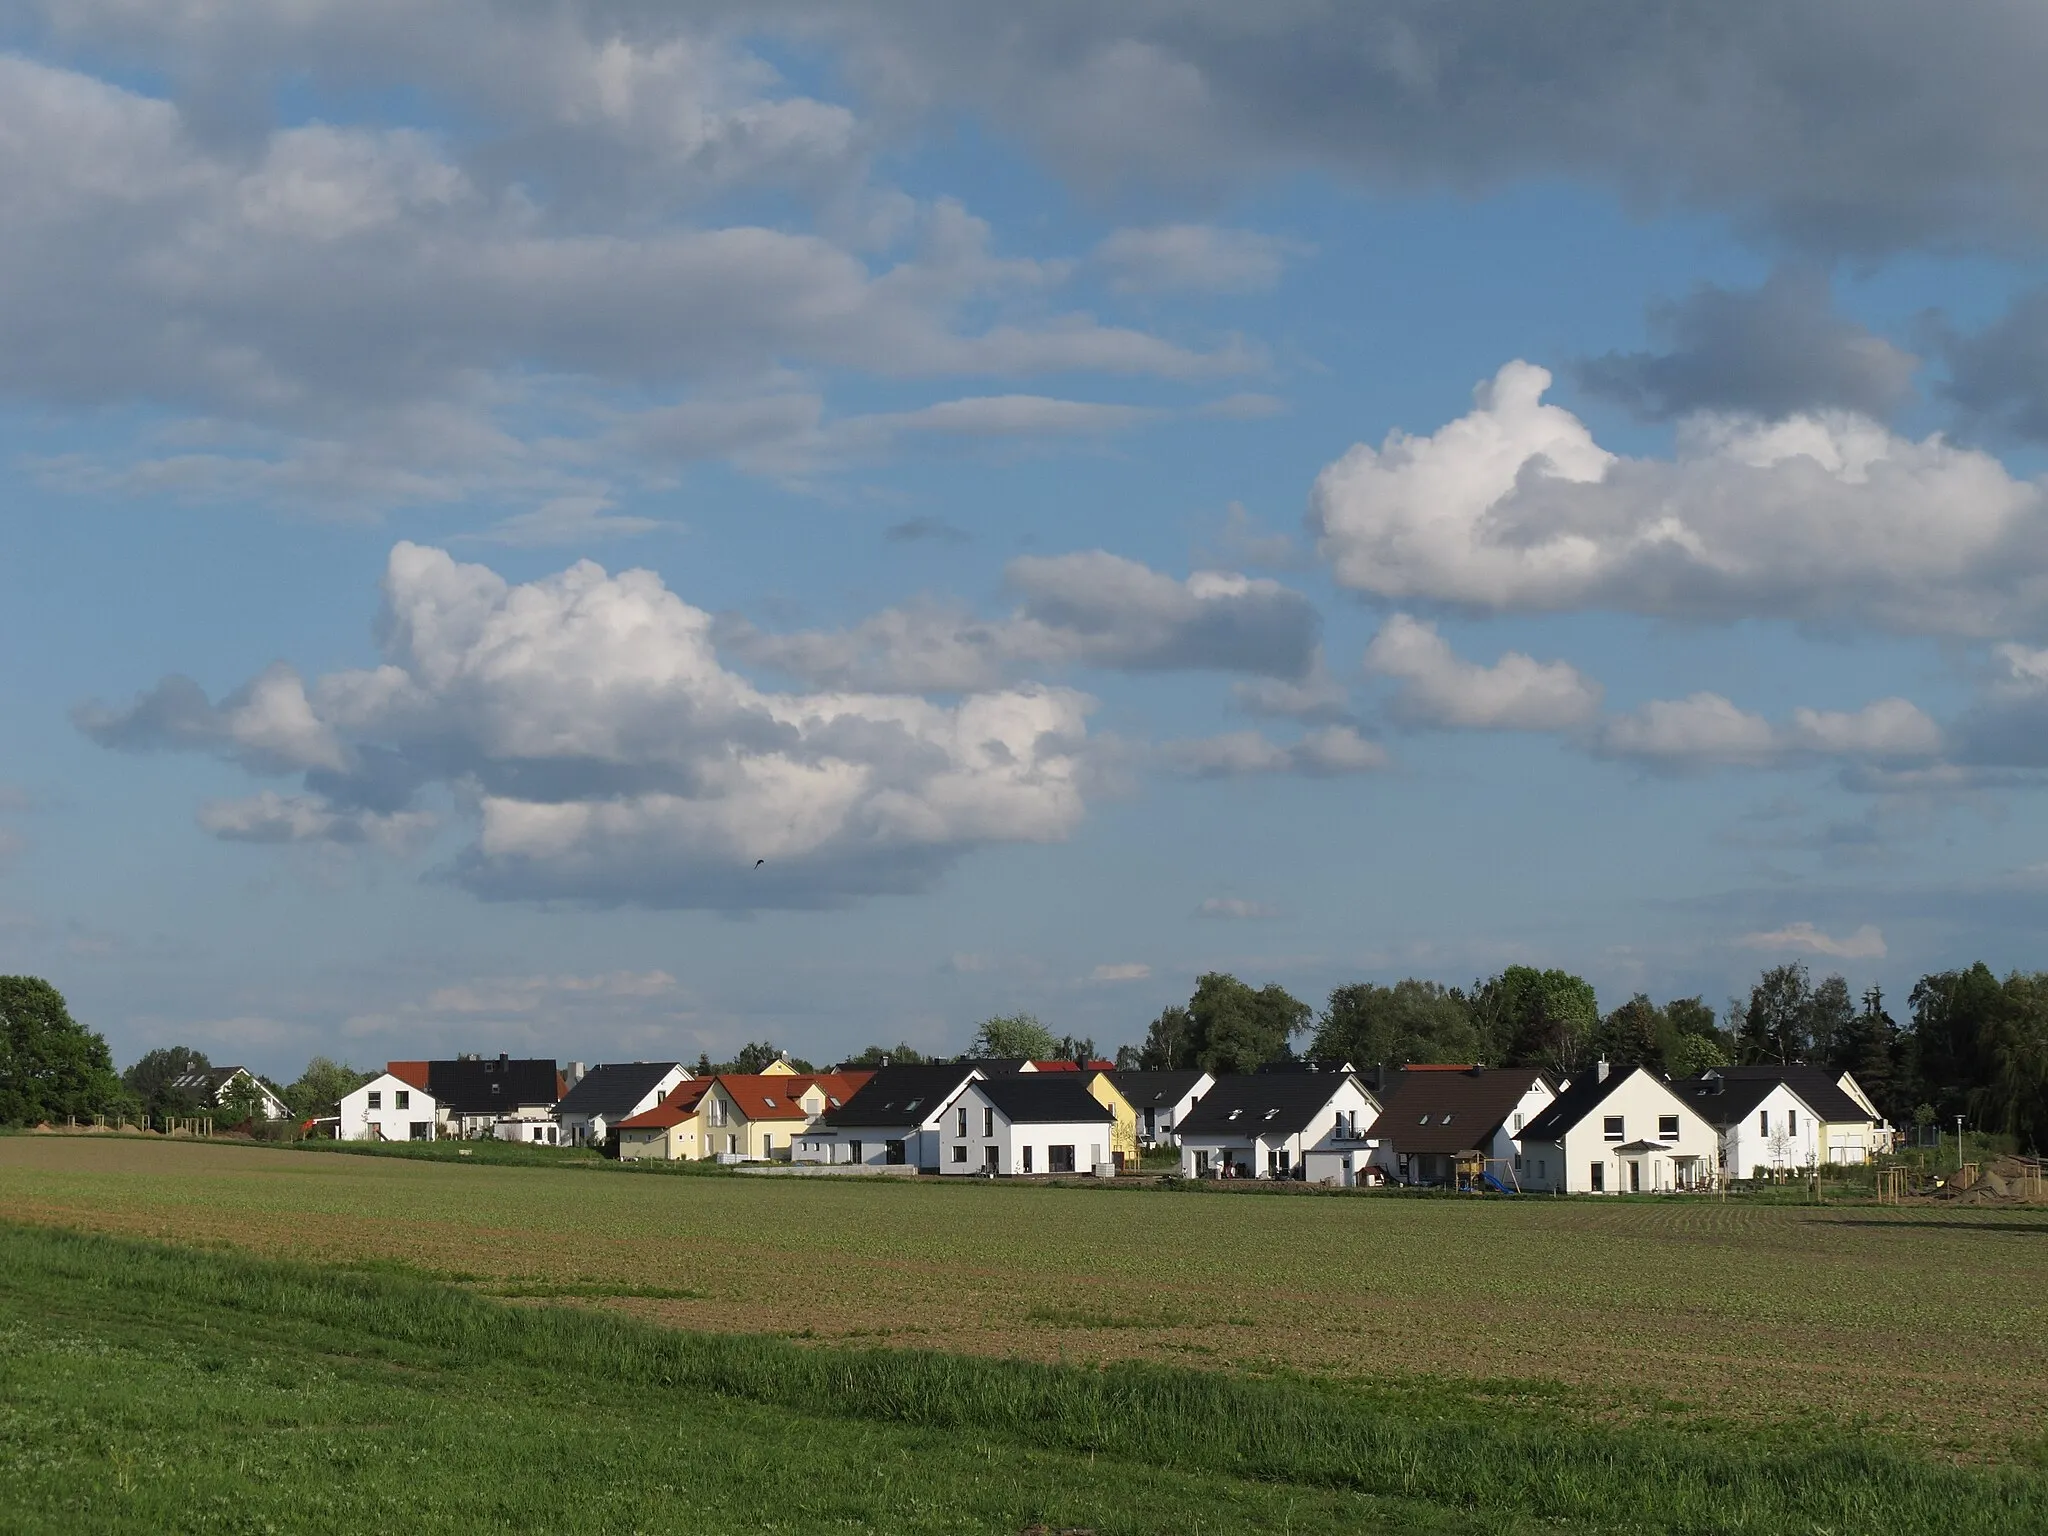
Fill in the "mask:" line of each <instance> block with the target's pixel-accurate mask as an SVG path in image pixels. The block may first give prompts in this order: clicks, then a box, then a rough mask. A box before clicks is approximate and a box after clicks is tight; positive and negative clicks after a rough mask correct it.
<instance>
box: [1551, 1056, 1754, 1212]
mask: <svg viewBox="0 0 2048 1536" xmlns="http://www.w3.org/2000/svg"><path fill="white" fill-rule="evenodd" d="M1520 1141H1521V1143H1522V1176H1521V1182H1522V1187H1523V1188H1524V1189H1533V1190H1548V1191H1551V1192H1554V1193H1559V1194H1592V1195H1624V1194H1651V1193H1656V1192H1661V1191H1668V1190H1686V1189H1708V1188H1711V1187H1712V1186H1713V1183H1714V1181H1715V1178H1716V1177H1717V1176H1718V1172H1719V1166H1720V1138H1719V1137H1718V1136H1717V1135H1716V1134H1715V1131H1714V1127H1713V1126H1712V1125H1710V1124H1708V1122H1707V1121H1706V1120H1705V1119H1704V1118H1703V1117H1702V1116H1701V1115H1700V1113H1699V1111H1698V1110H1696V1109H1694V1108H1693V1107H1692V1106H1691V1105H1690V1104H1688V1103H1687V1102H1686V1100H1685V1099H1684V1098H1682V1097H1681V1096H1680V1095H1679V1094H1678V1093H1677V1092H1675V1091H1674V1090H1673V1088H1672V1086H1671V1085H1670V1084H1669V1083H1667V1082H1665V1081H1664V1079H1663V1078H1661V1077H1659V1076H1658V1075H1657V1074H1656V1073H1654V1072H1652V1071H1650V1070H1649V1069H1648V1068H1647V1067H1611V1066H1609V1065H1608V1063H1606V1062H1604V1061H1603V1062H1599V1063H1597V1064H1596V1065H1594V1066H1592V1067H1589V1068H1587V1069H1586V1070H1585V1071H1584V1072H1581V1073H1580V1074H1579V1075H1578V1076H1577V1077H1575V1078H1573V1079H1572V1080H1571V1081H1570V1082H1568V1083H1566V1084H1565V1085H1564V1087H1563V1088H1562V1089H1561V1090H1560V1091H1559V1093H1558V1096H1557V1098H1556V1099H1555V1100H1553V1101H1552V1103H1551V1105H1550V1107H1549V1108H1548V1109H1546V1110H1544V1111H1543V1113H1542V1114H1540V1115H1538V1116H1537V1117H1536V1118H1535V1119H1534V1120H1531V1121H1529V1122H1528V1123H1527V1124H1525V1125H1524V1126H1523V1127H1522V1134H1521V1137H1520Z"/></svg>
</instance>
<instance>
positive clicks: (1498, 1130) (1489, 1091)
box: [1373, 1065, 1557, 1189]
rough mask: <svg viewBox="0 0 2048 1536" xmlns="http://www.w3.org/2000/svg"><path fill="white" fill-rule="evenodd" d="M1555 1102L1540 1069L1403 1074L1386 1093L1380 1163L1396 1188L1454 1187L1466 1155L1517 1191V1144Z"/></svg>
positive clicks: (1420, 1068) (1390, 1078) (1433, 1069)
mask: <svg viewBox="0 0 2048 1536" xmlns="http://www.w3.org/2000/svg"><path fill="white" fill-rule="evenodd" d="M1556 1097H1557V1090H1556V1089H1555V1088H1553V1087H1551V1085H1550V1079H1549V1078H1547V1077H1545V1076H1544V1075H1543V1074H1542V1073H1541V1072H1539V1071H1538V1070H1537V1069H1536V1068H1534V1067H1484V1066H1478V1065H1469V1066H1434V1065H1417V1066H1407V1067H1403V1068H1401V1069H1400V1070H1399V1071H1398V1072H1390V1073H1387V1074H1386V1076H1385V1080H1384V1085H1383V1086H1382V1087H1381V1089H1380V1105H1381V1110H1380V1118H1379V1119H1378V1121H1377V1122H1375V1123H1374V1125H1373V1136H1374V1138H1375V1139H1376V1140H1377V1141H1378V1142H1379V1146H1378V1148H1377V1149H1376V1150H1375V1151H1374V1154H1373V1161H1374V1163H1375V1164H1376V1165H1377V1166H1378V1167H1379V1168H1380V1169H1381V1170H1382V1171H1383V1172H1384V1173H1385V1175H1386V1177H1387V1180H1388V1181H1389V1182H1390V1183H1396V1184H1432V1185H1450V1184H1453V1183H1455V1182H1456V1179H1457V1165H1458V1159H1459V1156H1460V1155H1461V1154H1463V1153H1468V1152H1477V1153H1479V1155H1480V1157H1481V1158H1482V1159H1484V1161H1485V1164H1486V1171H1487V1172H1488V1173H1489V1174H1491V1175H1492V1176H1493V1177H1494V1178H1495V1179H1496V1180H1497V1181H1498V1182H1499V1183H1500V1185H1501V1186H1502V1187H1503V1188H1509V1189H1512V1188H1518V1187H1519V1185H1520V1175H1521V1171H1522V1164H1521V1155H1522V1149H1521V1146H1520V1144H1519V1143H1518V1142H1517V1141H1516V1139H1515V1138H1516V1137H1518V1136H1520V1135H1521V1133H1522V1127H1523V1126H1524V1125H1526V1124H1528V1123H1529V1122H1530V1121H1532V1120H1534V1119H1535V1118H1536V1117H1537V1116H1538V1115H1540V1114H1542V1113H1543V1111H1544V1110H1546V1109H1548V1108H1549V1107H1550V1105H1551V1102H1552V1101H1553V1100H1554V1099H1556Z"/></svg>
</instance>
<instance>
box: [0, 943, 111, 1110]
mask: <svg viewBox="0 0 2048 1536" xmlns="http://www.w3.org/2000/svg"><path fill="white" fill-rule="evenodd" d="M126 1102H127V1096H126V1094H125V1093H124V1092H123V1090H122V1086H121V1080H120V1078H118V1077H116V1076H115V1075H114V1063H113V1059H112V1058H111V1057H110V1056H108V1054H107V1042H106V1041H105V1040H103V1039H101V1038H100V1036H99V1035H98V1034H96V1033H95V1032H94V1031H92V1030H89V1029H87V1028H85V1027H84V1026H83V1025H81V1024H80V1023H78V1021H77V1020H75V1019H73V1018H72V1017H71V1010H70V1009H69V1008H68V1007H67V1006H66V1005H65V1002H64V994H63V993H61V992H59V991H58V990H57V989H56V988H55V987H53V986H51V985H50V984H49V983H48V982H47V981H44V980H43V979H42V978H41V977H39V976H0V1121H5V1122H12V1123H15V1124H23V1123H27V1124H33V1123H35V1122H37V1121H41V1120H53V1119H58V1118H61V1117H63V1116H66V1115H79V1116H84V1115H97V1114H104V1113H106V1112H107V1111H109V1110H111V1109H116V1108H119V1107H121V1106H122V1105H124V1104H125V1103H126Z"/></svg>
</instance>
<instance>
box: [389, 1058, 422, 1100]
mask: <svg viewBox="0 0 2048 1536" xmlns="http://www.w3.org/2000/svg"><path fill="white" fill-rule="evenodd" d="M384 1070H385V1071H386V1072H389V1073H390V1074H391V1075H392V1076H393V1077H395V1078H397V1079H398V1080H399V1081H400V1082H401V1083H410V1084H412V1086H413V1087H415V1088H417V1089H419V1091H420V1092H421V1093H426V1092H427V1091H428V1089H427V1063H425V1062H424V1061H387V1062H385V1063H384Z"/></svg>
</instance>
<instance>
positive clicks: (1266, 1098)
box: [1174, 1072, 1378, 1139]
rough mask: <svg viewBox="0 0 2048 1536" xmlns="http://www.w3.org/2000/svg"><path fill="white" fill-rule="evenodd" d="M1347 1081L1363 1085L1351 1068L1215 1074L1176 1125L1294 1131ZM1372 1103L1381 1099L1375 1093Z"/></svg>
mask: <svg viewBox="0 0 2048 1536" xmlns="http://www.w3.org/2000/svg"><path fill="white" fill-rule="evenodd" d="M1346 1083H1352V1084H1355V1085H1356V1086H1357V1088H1358V1090H1359V1091H1360V1092H1361V1093H1364V1092H1365V1085H1364V1084H1363V1083H1360V1082H1359V1081H1358V1079H1357V1078H1356V1077H1354V1076H1353V1075H1352V1074H1350V1073H1348V1072H1246V1073H1233V1074H1232V1075H1230V1076H1228V1077H1219V1078H1217V1079H1216V1086H1215V1087H1213V1088H1211V1089H1210V1090H1209V1091H1208V1092H1207V1093H1205V1094H1203V1095H1202V1099H1201V1102H1200V1103H1198V1104H1196V1105H1195V1107H1194V1108H1193V1109H1191V1110H1189V1111H1188V1113H1187V1116H1186V1118H1184V1119H1183V1120H1182V1121H1181V1122H1180V1124H1179V1125H1178V1126H1176V1127H1175V1128H1174V1129H1175V1130H1177V1131H1178V1132H1179V1133H1180V1135H1181V1136H1182V1138H1183V1139H1185V1138H1187V1137H1190V1136H1192V1137H1196V1138H1200V1137H1203V1136H1291V1135H1293V1134H1294V1133H1295V1132H1296V1131H1299V1130H1301V1129H1303V1128H1304V1127H1305V1126H1307V1124H1308V1123H1309V1121H1311V1120H1313V1119H1315V1117H1316V1115H1317V1114H1318V1113H1320V1112H1321V1110H1322V1109H1323V1107H1324V1106H1325V1105H1327V1104H1328V1103H1329V1102H1330V1100H1331V1099H1332V1098H1334V1097H1335V1096H1336V1094H1337V1091H1338V1090H1339V1089H1341V1088H1342V1087H1343V1086H1344V1085H1345V1084H1346ZM1366 1099H1367V1101H1368V1102H1371V1103H1377V1102H1378V1101H1377V1100H1375V1099H1373V1097H1372V1095H1371V1094H1369V1093H1368V1094H1366Z"/></svg>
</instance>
